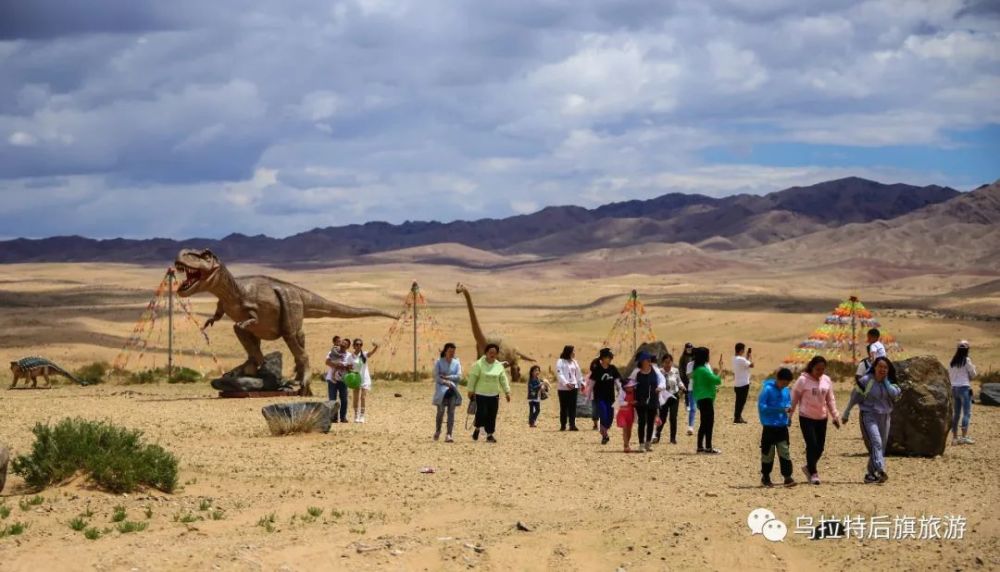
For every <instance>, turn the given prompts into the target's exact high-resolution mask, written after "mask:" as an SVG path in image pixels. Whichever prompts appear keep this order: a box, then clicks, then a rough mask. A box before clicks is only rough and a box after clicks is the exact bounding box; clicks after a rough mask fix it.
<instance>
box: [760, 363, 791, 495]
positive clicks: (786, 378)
mask: <svg viewBox="0 0 1000 572" xmlns="http://www.w3.org/2000/svg"><path fill="white" fill-rule="evenodd" d="M791 383H792V370H790V369H788V368H786V367H783V368H781V369H779V370H778V373H777V375H775V377H774V379H767V380H764V385H763V387H761V389H760V395H758V396H757V414H758V416H759V417H760V424H761V425H762V426H763V427H762V429H761V434H760V484H761V485H762V486H765V487H772V486H774V483H773V482H771V470H772V469H773V468H774V454H775V453H777V454H778V464H779V465H780V466H781V476H782V477H783V478H784V485H785V486H786V487H792V486H795V479H793V478H792V457H791V454H790V452H789V447H788V442H789V437H788V424H789V421H788V408H789V407H791V405H792V392H791V389H789V387H788V386H789V385H791Z"/></svg>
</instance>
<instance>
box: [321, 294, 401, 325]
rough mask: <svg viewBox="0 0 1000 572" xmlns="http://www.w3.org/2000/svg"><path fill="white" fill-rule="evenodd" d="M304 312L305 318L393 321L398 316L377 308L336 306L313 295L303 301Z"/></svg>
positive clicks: (334, 303)
mask: <svg viewBox="0 0 1000 572" xmlns="http://www.w3.org/2000/svg"><path fill="white" fill-rule="evenodd" d="M304 305H305V311H304V312H303V314H304V316H305V317H306V318H346V319H351V318H369V317H381V318H392V319H393V320H395V319H396V318H398V317H399V316H398V315H397V314H390V313H389V312H384V311H382V310H379V309H377V308H357V307H354V306H348V305H346V304H338V303H337V302H331V301H330V300H327V299H326V298H323V297H322V296H319V295H317V294H313V295H312V296H311V297H309V298H308V299H307V300H306V301H305V304H304Z"/></svg>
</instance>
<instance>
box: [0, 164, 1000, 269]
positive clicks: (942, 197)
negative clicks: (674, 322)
mask: <svg viewBox="0 0 1000 572" xmlns="http://www.w3.org/2000/svg"><path fill="white" fill-rule="evenodd" d="M887 238H888V239H891V240H892V241H893V244H894V246H893V249H894V250H899V251H900V252H901V253H902V255H903V257H902V259H903V260H905V263H906V264H915V263H919V262H920V259H921V257H925V256H928V255H933V256H934V257H935V258H936V260H935V262H936V263H939V262H941V260H940V259H941V258H945V259H948V258H951V259H954V260H955V261H958V262H961V263H962V265H970V264H971V265H977V264H994V265H995V264H996V262H1000V254H998V250H1000V247H998V245H1000V184H998V183H994V184H993V185H988V186H987V185H984V186H983V187H980V188H979V189H976V190H975V191H972V192H969V193H960V192H959V191H957V190H955V189H951V188H948V187H940V186H935V185H931V186H924V187H919V186H912V185H904V184H891V185H887V184H882V183H878V182H875V181H870V180H866V179H861V178H857V177H849V178H845V179H838V180H834V181H827V182H823V183H819V184H815V185H811V186H807V187H792V188H789V189H785V190H782V191H777V192H773V193H770V194H767V195H745V194H743V195H733V196H729V197H724V198H713V197H708V196H704V195H698V194H680V193H672V194H666V195H663V196H660V197H656V198H653V199H649V200H632V201H625V202H617V203H610V204H607V205H603V206H600V207H597V208H594V209H586V208H583V207H578V206H555V207H548V208H545V209H542V210H540V211H538V212H535V213H532V214H528V215H519V216H513V217H509V218H504V219H481V220H476V221H455V222H449V223H440V222H405V223H403V224H399V225H393V224H389V223H385V222H369V223H366V224H363V225H348V226H342V227H328V228H316V229H313V230H310V231H307V232H303V233H300V234H296V235H293V236H289V237H286V238H280V239H279V238H271V237H267V236H263V235H256V236H247V235H243V234H231V235H229V236H227V237H225V238H222V239H198V238H192V239H185V240H172V239H164V238H155V239H147V240H129V239H110V240H95V239H89V238H84V237H79V236H62V237H53V238H45V239H16V240H9V241H3V242H0V263H15V262H136V263H152V262H159V263H162V262H165V261H170V260H173V258H174V256H175V255H176V253H177V250H178V249H180V248H184V247H192V248H206V247H207V248H211V249H212V250H213V251H215V252H216V254H218V255H219V256H220V257H221V258H222V259H223V260H227V261H239V262H254V263H265V264H277V265H298V264H309V265H331V266H335V265H342V264H357V263H359V262H360V263H363V262H391V261H416V262H431V263H433V262H437V263H456V264H467V265H472V266H480V267H499V266H504V265H510V264H522V263H527V262H532V261H539V260H547V259H555V258H561V257H580V256H584V257H587V256H589V257H591V258H593V257H595V256H596V257H598V258H600V257H601V256H602V254H601V251H602V250H603V251H604V252H605V255H604V256H609V257H613V255H612V254H608V252H611V253H613V252H615V251H617V250H620V249H624V251H628V250H629V249H630V247H641V245H648V244H656V243H659V244H663V243H667V244H671V245H675V247H674V248H673V249H672V250H671V253H672V254H670V256H672V257H675V258H677V259H678V260H680V259H683V258H684V257H685V256H687V255H693V254H696V253H703V254H707V255H712V253H716V254H718V255H720V256H722V257H726V256H725V254H726V253H730V252H731V251H738V252H740V253H741V259H742V258H746V259H747V260H750V261H759V262H765V263H766V262H770V261H774V260H781V259H795V260H800V261H802V262H809V259H810V257H811V256H815V254H816V253H817V252H823V253H824V256H825V257H828V256H830V255H834V256H837V257H842V258H845V259H850V258H857V257H860V258H865V257H868V256H869V255H872V254H878V252H873V249H872V244H875V243H881V242H883V241H884V240H886V239H887ZM873 241H874V242H873ZM984 241H985V242H984ZM976 242H978V244H975V243H976ZM632 250H633V251H635V249H634V248H632ZM640 250H642V249H641V248H640ZM588 253H589V254H588ZM685 253H686V254H685ZM689 262H690V261H689ZM687 266H691V267H692V269H696V267H697V264H693V263H692V264H687ZM945 266H950V265H949V264H945Z"/></svg>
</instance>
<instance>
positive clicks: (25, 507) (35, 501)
mask: <svg viewBox="0 0 1000 572" xmlns="http://www.w3.org/2000/svg"><path fill="white" fill-rule="evenodd" d="M43 502H45V499H44V498H42V497H40V496H38V495H35V496H33V497H31V498H30V499H21V500H19V501H17V506H19V507H21V510H22V511H25V512H27V511H29V510H31V507H33V506H38V505H40V504H42V503H43Z"/></svg>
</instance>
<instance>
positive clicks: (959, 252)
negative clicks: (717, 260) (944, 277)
mask: <svg viewBox="0 0 1000 572" xmlns="http://www.w3.org/2000/svg"><path fill="white" fill-rule="evenodd" d="M741 254H742V256H743V257H744V258H745V259H748V260H756V261H759V262H778V261H781V262H784V263H787V264H799V263H813V264H817V265H821V264H826V265H832V264H837V263H844V262H847V263H850V264H852V265H857V266H862V265H864V264H871V262H870V261H873V260H880V261H891V263H892V264H894V265H908V266H913V267H924V268H931V267H933V268H941V269H945V268H951V269H958V268H963V269H971V270H975V269H977V268H978V269H981V270H984V271H988V272H995V270H996V268H998V267H1000V181H997V182H995V183H993V184H992V185H983V186H982V187H979V188H978V189H976V190H974V191H972V192H969V193H965V194H962V195H960V196H958V197H955V198H953V199H951V200H948V201H944V202H940V203H937V204H933V205H929V206H925V207H923V208H920V209H917V210H914V211H912V212H909V213H907V214H905V215H902V216H899V217H896V218H893V219H890V220H878V221H872V222H866V223H856V224H849V225H846V226H842V227H839V228H833V229H828V230H823V231H820V232H815V233H812V234H809V235H808V236H802V237H799V238H796V239H795V240H785V241H780V242H774V243H771V244H768V245H766V246H762V247H759V248H755V249H751V250H748V251H746V252H743V253H741ZM873 271H874V270H873Z"/></svg>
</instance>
